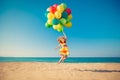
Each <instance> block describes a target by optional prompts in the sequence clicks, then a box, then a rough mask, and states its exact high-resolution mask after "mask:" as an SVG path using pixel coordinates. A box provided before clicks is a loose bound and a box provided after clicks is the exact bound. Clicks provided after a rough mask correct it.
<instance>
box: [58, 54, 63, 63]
mask: <svg viewBox="0 0 120 80" xmlns="http://www.w3.org/2000/svg"><path fill="white" fill-rule="evenodd" d="M63 59H64V56H63V55H61V58H60V60H59V62H58V64H60V63H61V61H63Z"/></svg>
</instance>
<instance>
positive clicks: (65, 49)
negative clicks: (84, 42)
mask: <svg viewBox="0 0 120 80" xmlns="http://www.w3.org/2000/svg"><path fill="white" fill-rule="evenodd" d="M60 45H61V47H62V48H61V49H60V51H59V53H60V55H66V56H67V55H69V49H68V47H67V45H66V44H65V43H61V44H60Z"/></svg>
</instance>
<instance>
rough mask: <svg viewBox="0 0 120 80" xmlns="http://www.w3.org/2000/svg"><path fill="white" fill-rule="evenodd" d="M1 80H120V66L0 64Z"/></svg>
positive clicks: (107, 64) (115, 64) (106, 64)
mask: <svg viewBox="0 0 120 80" xmlns="http://www.w3.org/2000/svg"><path fill="white" fill-rule="evenodd" d="M0 80H120V64H119V63H62V64H57V63H44V62H0Z"/></svg>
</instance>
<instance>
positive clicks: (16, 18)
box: [0, 0, 120, 57]
mask: <svg viewBox="0 0 120 80" xmlns="http://www.w3.org/2000/svg"><path fill="white" fill-rule="evenodd" d="M63 2H64V3H66V4H67V6H68V7H69V8H70V9H71V10H72V15H73V19H72V23H73V26H72V28H69V29H68V28H65V33H66V35H67V37H68V46H69V48H70V57H120V5H119V4H120V1H119V0H0V56H12V57H15V56H18V57H24V56H27V57H29V56H30V57H31V56H32V57H36V56H37V57H58V56H59V55H58V51H59V50H56V51H55V50H54V48H55V47H56V46H57V44H58V42H57V40H56V39H57V38H58V37H59V36H61V35H62V33H59V32H57V31H55V30H53V29H47V28H45V22H46V20H47V19H46V17H45V15H44V14H45V12H46V9H47V8H48V7H49V6H51V5H53V4H55V3H57V4H60V3H63Z"/></svg>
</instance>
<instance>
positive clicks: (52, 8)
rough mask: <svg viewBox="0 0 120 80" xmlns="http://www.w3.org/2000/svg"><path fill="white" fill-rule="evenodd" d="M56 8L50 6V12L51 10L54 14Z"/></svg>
mask: <svg viewBox="0 0 120 80" xmlns="http://www.w3.org/2000/svg"><path fill="white" fill-rule="evenodd" d="M56 10H57V9H56V7H54V6H51V7H50V12H51V13H53V14H54V13H55V12H56Z"/></svg>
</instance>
